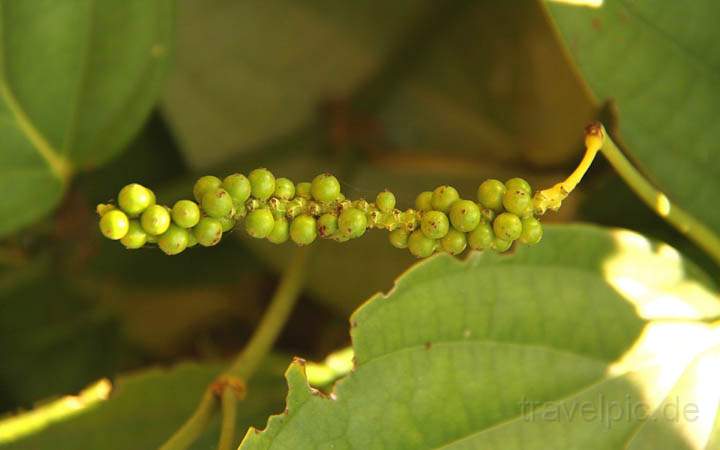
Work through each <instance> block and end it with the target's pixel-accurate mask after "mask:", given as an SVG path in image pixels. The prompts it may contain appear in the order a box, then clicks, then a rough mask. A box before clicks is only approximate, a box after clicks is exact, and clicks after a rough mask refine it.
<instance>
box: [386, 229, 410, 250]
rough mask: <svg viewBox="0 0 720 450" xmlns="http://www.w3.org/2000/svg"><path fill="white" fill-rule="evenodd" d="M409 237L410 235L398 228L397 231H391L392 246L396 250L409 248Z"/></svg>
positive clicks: (389, 237)
mask: <svg viewBox="0 0 720 450" xmlns="http://www.w3.org/2000/svg"><path fill="white" fill-rule="evenodd" d="M409 237H410V233H408V232H407V231H405V230H403V229H402V228H397V229H395V230H393V231H391V232H390V234H389V235H388V239H389V240H390V244H392V246H393V247H395V248H407V246H408V238H409Z"/></svg>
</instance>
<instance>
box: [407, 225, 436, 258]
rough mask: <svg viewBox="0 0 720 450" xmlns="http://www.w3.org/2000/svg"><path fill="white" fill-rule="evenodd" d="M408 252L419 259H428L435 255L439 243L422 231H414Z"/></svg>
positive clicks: (409, 240) (409, 239) (410, 238)
mask: <svg viewBox="0 0 720 450" xmlns="http://www.w3.org/2000/svg"><path fill="white" fill-rule="evenodd" d="M407 245H408V250H410V253H412V254H413V255H414V256H415V257H417V258H427V257H428V256H430V255H432V254H433V253H435V250H436V249H437V241H435V239H430V238H429V237H427V236H425V233H423V232H422V231H420V230H416V231H413V232H412V234H411V235H410V237H409V238H408V244H407Z"/></svg>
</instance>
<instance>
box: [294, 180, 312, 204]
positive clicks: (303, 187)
mask: <svg viewBox="0 0 720 450" xmlns="http://www.w3.org/2000/svg"><path fill="white" fill-rule="evenodd" d="M311 190H312V184H311V183H308V182H307V181H303V182H302V183H298V184H297V186H295V195H297V196H298V197H301V198H304V199H305V200H310V199H312V193H311Z"/></svg>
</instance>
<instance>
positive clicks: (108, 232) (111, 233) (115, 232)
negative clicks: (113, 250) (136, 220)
mask: <svg viewBox="0 0 720 450" xmlns="http://www.w3.org/2000/svg"><path fill="white" fill-rule="evenodd" d="M129 229H130V221H129V219H128V216H127V215H125V213H124V212H122V211H120V210H119V209H113V210H110V211H108V212H106V213H105V214H103V216H102V217H101V218H100V232H102V234H103V235H104V236H105V237H106V238H108V239H112V240H113V241H117V240H118V239H122V238H123V237H125V235H126V234H127V232H128V230H129Z"/></svg>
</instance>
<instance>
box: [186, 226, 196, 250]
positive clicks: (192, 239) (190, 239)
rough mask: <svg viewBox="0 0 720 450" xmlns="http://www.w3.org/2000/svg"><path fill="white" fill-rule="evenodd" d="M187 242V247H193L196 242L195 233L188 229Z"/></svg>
mask: <svg viewBox="0 0 720 450" xmlns="http://www.w3.org/2000/svg"><path fill="white" fill-rule="evenodd" d="M187 237H188V242H187V248H190V247H195V246H196V245H197V243H198V241H197V238H196V237H195V233H194V232H193V230H188V234H187Z"/></svg>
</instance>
